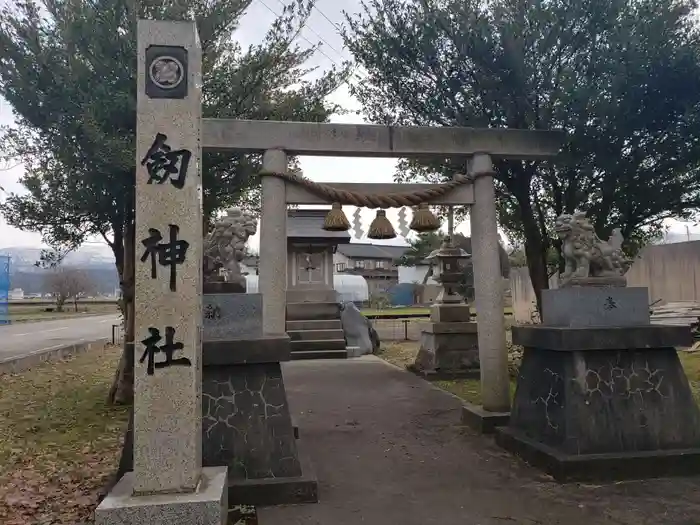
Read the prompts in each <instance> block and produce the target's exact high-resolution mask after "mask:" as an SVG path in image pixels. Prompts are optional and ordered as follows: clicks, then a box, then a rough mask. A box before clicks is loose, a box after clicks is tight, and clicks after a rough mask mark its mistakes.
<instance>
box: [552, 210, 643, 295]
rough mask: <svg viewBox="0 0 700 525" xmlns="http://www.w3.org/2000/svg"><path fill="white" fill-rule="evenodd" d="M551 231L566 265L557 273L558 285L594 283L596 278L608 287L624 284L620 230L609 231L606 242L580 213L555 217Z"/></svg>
mask: <svg viewBox="0 0 700 525" xmlns="http://www.w3.org/2000/svg"><path fill="white" fill-rule="evenodd" d="M554 231H555V232H556V234H557V236H558V237H559V238H560V239H561V240H562V255H563V257H564V262H565V263H566V266H565V268H564V273H562V274H561V276H560V286H567V285H568V286H571V285H575V284H589V285H594V284H595V283H596V281H600V282H601V284H607V285H612V286H625V285H626V279H625V277H624V274H625V272H627V270H628V269H629V267H630V261H629V260H628V259H627V258H625V256H624V254H623V252H622V241H623V239H622V233H621V232H620V229H619V228H615V229H614V230H613V231H612V235H611V236H610V239H609V240H608V241H603V240H601V239H600V238H599V237H598V236H597V235H596V233H595V230H594V229H593V225H592V224H591V222H590V221H589V220H588V218H587V217H586V214H585V213H583V212H576V213H573V214H567V213H565V214H562V215H560V216H559V217H557V220H556V222H555V226H554Z"/></svg>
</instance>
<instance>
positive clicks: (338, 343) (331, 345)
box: [289, 339, 345, 354]
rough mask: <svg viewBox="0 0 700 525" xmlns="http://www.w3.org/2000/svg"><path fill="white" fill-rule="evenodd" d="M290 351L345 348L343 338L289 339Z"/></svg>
mask: <svg viewBox="0 0 700 525" xmlns="http://www.w3.org/2000/svg"><path fill="white" fill-rule="evenodd" d="M289 344H290V347H291V352H292V354H294V352H303V351H313V350H345V339H312V340H306V341H291V342H290V343H289Z"/></svg>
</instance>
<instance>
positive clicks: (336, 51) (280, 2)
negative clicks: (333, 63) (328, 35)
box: [261, 0, 345, 60]
mask: <svg viewBox="0 0 700 525" xmlns="http://www.w3.org/2000/svg"><path fill="white" fill-rule="evenodd" d="M261 1H262V0H261ZM277 2H279V4H280V5H281V6H282V7H287V5H286V4H285V3H284V2H283V1H282V0H277ZM315 7H316V4H314V8H315ZM319 13H320V11H319ZM324 16H325V15H324ZM304 27H305V28H306V29H308V30H309V31H311V32H312V33H313V34H314V35H316V36H317V37H318V38H320V39H321V42H323V43H324V44H326V45H327V46H328V48H329V49H332V50H333V51H334V52H335V53H336V54H337V55H338V56H339V57H340V58H342V59H343V60H345V57H344V56H343V54H342V53H341V52H340V51H338V50H337V49H336V48H334V47H333V46H332V45H330V44H329V43H328V41H327V40H326V39H325V38H323V37H322V36H321V35H320V34H318V33H317V32H316V31H315V30H314V28H313V27H311V25H310V24H306V25H305V26H304Z"/></svg>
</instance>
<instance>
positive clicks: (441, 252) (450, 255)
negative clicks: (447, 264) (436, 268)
mask: <svg viewBox="0 0 700 525" xmlns="http://www.w3.org/2000/svg"><path fill="white" fill-rule="evenodd" d="M470 257H471V254H470V253H468V252H466V251H465V250H463V249H462V248H458V247H457V246H454V245H453V244H452V239H451V238H450V237H446V238H445V240H444V241H442V245H441V246H440V248H438V249H437V250H433V251H432V252H430V255H428V256H427V257H426V258H425V259H426V260H427V261H432V260H435V259H438V260H440V259H468V258H470Z"/></svg>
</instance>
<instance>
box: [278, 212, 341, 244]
mask: <svg viewBox="0 0 700 525" xmlns="http://www.w3.org/2000/svg"><path fill="white" fill-rule="evenodd" d="M327 213H328V210H327V209H324V210H313V209H311V210H307V209H301V210H300V209H296V210H289V211H288V212H287V239H288V240H294V239H303V240H310V239H313V240H316V241H322V240H327V241H329V242H333V243H348V242H350V234H349V233H348V232H330V231H326V230H324V229H323V220H324V219H325V218H326V214H327Z"/></svg>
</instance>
